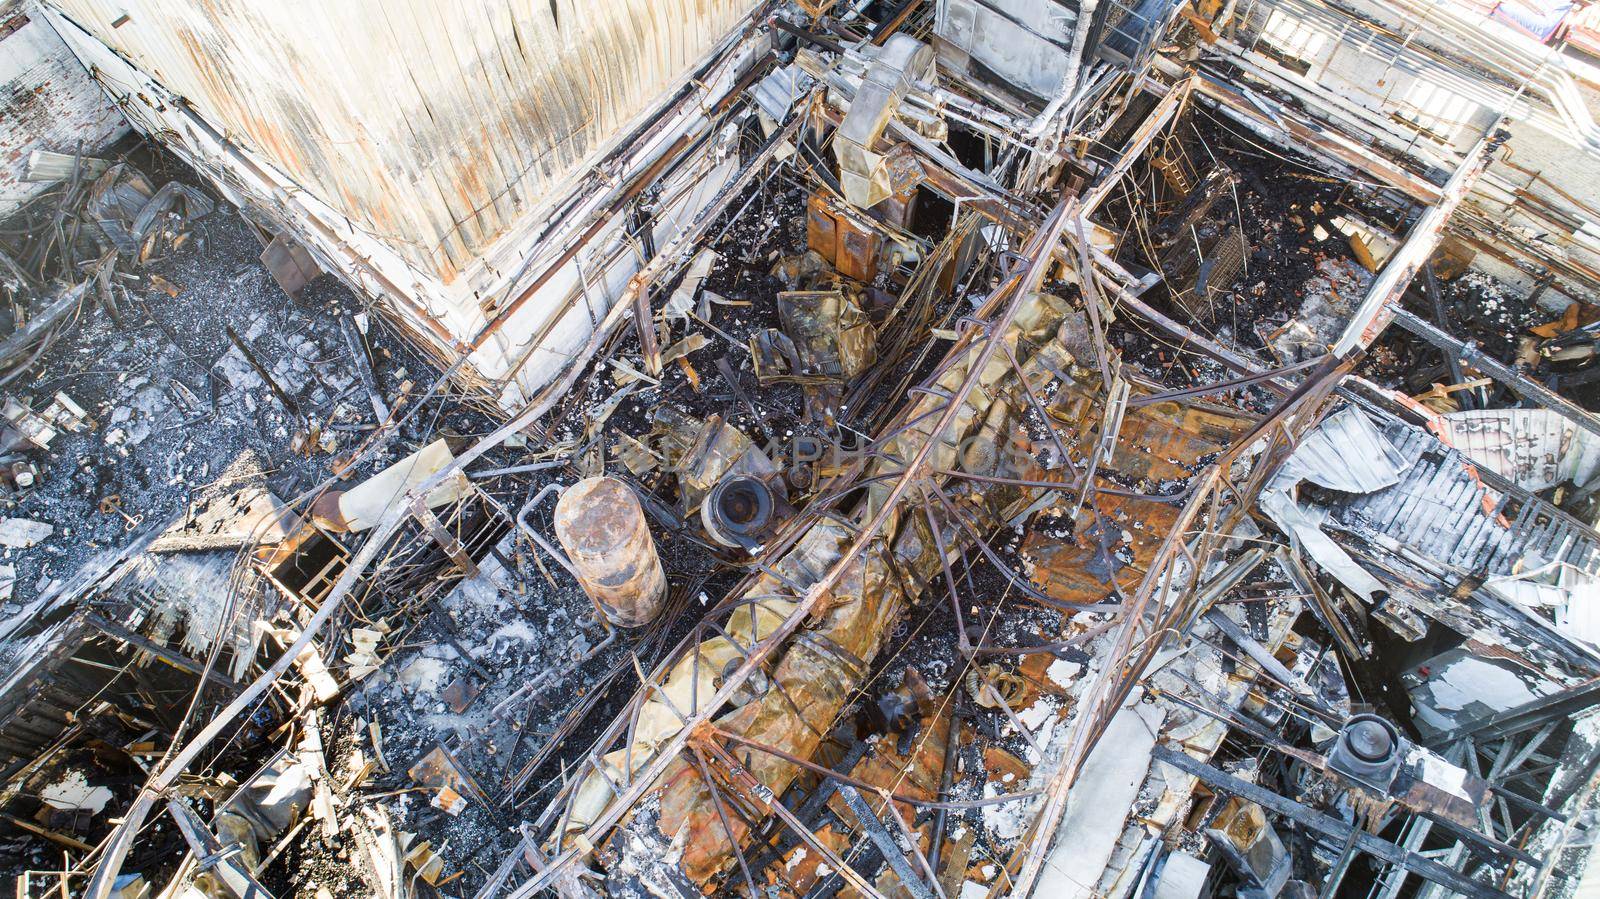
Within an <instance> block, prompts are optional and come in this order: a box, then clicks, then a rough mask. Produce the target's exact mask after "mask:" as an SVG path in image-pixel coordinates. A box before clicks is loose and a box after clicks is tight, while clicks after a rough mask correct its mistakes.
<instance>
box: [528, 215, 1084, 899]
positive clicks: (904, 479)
mask: <svg viewBox="0 0 1600 899" xmlns="http://www.w3.org/2000/svg"><path fill="white" fill-rule="evenodd" d="M1077 209H1078V202H1077V199H1076V198H1075V197H1063V198H1062V199H1061V201H1060V202H1059V203H1057V205H1056V207H1055V209H1054V210H1053V211H1052V212H1051V214H1050V215H1049V217H1048V218H1047V220H1046V222H1045V224H1044V226H1043V227H1041V228H1040V229H1039V230H1038V231H1037V232H1036V233H1035V234H1034V235H1033V237H1032V238H1031V239H1030V241H1029V243H1028V245H1027V246H1026V247H1025V248H1024V251H1023V253H1022V254H1021V255H1022V258H1023V259H1025V260H1027V264H1026V266H1025V269H1024V270H1023V271H1022V272H1019V273H1018V274H1016V275H1013V276H1012V277H1010V278H1008V279H1006V280H1005V281H1004V282H1003V283H1002V284H1001V285H1000V286H999V287H997V288H996V289H995V291H994V292H993V293H992V294H991V296H990V298H989V300H988V301H987V302H986V303H985V304H984V306H983V309H982V310H980V314H986V315H995V320H994V322H993V323H992V324H991V326H990V327H989V329H988V330H987V332H985V331H984V330H983V329H978V328H972V329H968V330H967V331H966V332H965V333H963V334H962V336H961V337H960V338H959V339H958V340H957V342H956V345H955V346H954V347H953V348H952V349H951V351H950V355H951V356H959V355H961V354H964V353H966V352H967V350H968V349H969V348H972V347H976V348H978V350H977V355H976V358H975V359H974V360H972V361H971V363H970V365H969V367H968V369H967V374H966V375H965V376H964V377H963V379H962V381H961V384H960V385H959V386H958V387H957V388H956V389H955V390H954V391H952V392H951V397H950V399H949V401H948V402H947V403H946V404H945V406H944V411H943V412H942V413H941V414H940V416H939V419H938V421H937V422H936V423H935V424H934V426H933V427H932V428H931V430H930V431H929V437H928V439H925V440H923V441H922V443H921V445H920V446H919V448H918V450H917V452H916V453H914V454H913V455H912V458H911V459H909V460H907V462H906V464H905V465H904V466H903V468H902V472H901V474H900V475H899V477H898V478H897V479H896V481H895V483H894V486H893V487H891V488H890V490H889V491H888V493H887V495H885V496H884V497H883V498H882V499H881V500H880V501H879V505H878V507H877V509H876V510H875V511H874V512H873V514H872V516H871V518H870V519H869V520H868V521H867V522H865V523H864V524H863V525H862V526H861V527H860V529H859V530H858V531H857V532H856V535H855V538H854V540H852V542H851V543H850V544H849V546H848V547H846V548H845V550H844V551H843V553H842V554H841V555H840V557H839V558H838V559H837V560H836V561H835V563H834V564H833V566H832V567H831V568H829V569H828V571H827V573H825V574H824V575H823V576H822V577H821V578H820V579H818V580H817V581H816V582H814V583H813V584H812V585H811V586H810V587H809V588H807V590H806V592H805V595H804V596H803V597H801V599H800V601H799V602H798V603H797V604H796V605H795V607H794V609H793V610H792V611H791V612H790V614H789V615H788V617H787V618H786V619H785V620H784V621H783V623H782V624H781V625H779V626H778V627H777V628H776V629H775V630H774V631H773V632H772V633H771V634H770V635H769V636H768V637H767V638H765V639H763V640H762V641H760V642H759V643H757V644H756V645H755V646H753V647H751V648H750V649H749V651H748V653H747V654H746V656H745V657H744V661H743V662H742V663H741V664H740V665H739V667H738V668H736V669H735V670H734V671H733V672H731V673H729V674H728V675H727V676H726V677H725V678H724V679H723V682H722V686H721V687H720V688H719V689H718V690H717V693H716V694H715V695H714V696H713V697H711V698H710V699H709V700H706V701H705V702H703V703H699V704H697V706H696V708H695V710H694V711H692V712H691V713H690V714H689V715H687V716H684V717H683V720H682V722H681V726H680V727H679V728H678V730H677V731H676V732H675V733H673V734H672V735H671V736H670V737H668V738H666V739H665V740H663V741H661V743H660V745H659V746H658V748H657V751H656V753H655V757H654V758H652V759H651V760H650V761H649V762H648V763H646V764H645V765H644V767H643V768H642V769H640V770H639V771H638V772H636V773H635V774H634V775H633V777H632V781H631V783H629V784H628V785H627V786H626V787H625V788H623V789H621V790H620V791H618V792H617V793H616V795H615V796H614V798H613V799H612V800H611V802H610V803H609V804H608V805H607V806H606V808H605V810H604V811H603V812H601V813H600V814H599V815H598V816H597V817H596V818H595V820H594V821H593V822H592V823H591V825H590V826H589V827H588V828H587V832H585V833H583V834H581V836H582V839H574V840H573V841H572V842H573V845H572V846H571V847H569V848H568V849H566V850H564V851H563V852H562V853H561V854H559V855H558V856H556V858H555V859H554V860H553V861H552V863H551V866H550V868H549V869H548V870H547V871H546V872H544V873H543V874H541V875H540V876H538V877H535V878H532V879H530V880H529V881H527V882H525V883H524V884H522V885H521V886H520V887H519V888H518V889H517V890H516V891H515V892H513V893H512V896H513V897H515V899H529V897H531V896H533V895H535V894H536V893H537V892H538V891H539V890H540V889H543V888H544V887H545V886H547V885H548V884H549V883H551V882H552V881H553V880H554V877H555V874H556V872H558V871H559V870H560V869H561V868H562V867H563V866H565V865H568V864H571V863H572V862H573V861H575V860H576V859H578V858H579V857H581V856H582V855H584V854H586V850H585V849H583V848H582V847H583V846H585V845H587V846H592V845H594V844H596V843H597V842H598V841H599V840H600V839H602V838H603V837H604V835H605V834H606V833H608V832H609V831H610V830H611V828H613V827H614V826H615V825H616V824H617V823H618V822H619V821H621V819H622V817H623V816H624V815H625V814H626V813H627V812H628V810H629V809H631V808H632V807H633V805H634V803H636V802H638V801H639V799H640V798H641V797H643V795H644V794H645V793H646V792H647V791H648V790H649V789H650V788H651V786H652V785H653V784H654V783H655V782H656V781H657V780H658V779H659V778H660V777H661V775H662V774H663V773H664V772H665V771H666V770H667V768H668V766H669V765H671V764H672V763H673V761H674V760H675V759H676V758H677V757H678V756H679V754H680V753H682V751H683V749H684V746H685V744H686V743H687V741H688V739H689V735H690V734H691V733H692V732H694V731H695V729H696V728H699V727H701V726H703V725H705V724H706V723H708V722H709V721H710V720H711V718H712V717H713V716H714V715H715V714H716V713H717V711H718V710H719V709H721V708H722V707H723V706H724V705H725V704H726V703H727V702H728V701H729V699H730V698H731V697H732V696H733V694H734V693H735V692H736V691H737V690H739V688H740V687H741V686H742V685H743V684H744V682H745V681H746V680H747V679H748V678H749V677H750V676H751V674H752V673H753V672H754V671H756V670H757V669H758V668H760V667H761V666H762V664H763V663H764V662H765V660H766V659H767V658H768V657H769V656H771V654H772V653H773V652H775V651H776V650H777V648H778V647H780V646H782V645H784V644H785V643H786V642H787V641H788V639H789V638H790V637H791V636H792V635H793V634H794V633H795V631H796V630H798V629H799V627H800V625H801V624H802V623H803V622H804V621H805V620H806V619H807V618H808V617H809V616H810V615H811V613H812V611H813V610H814V609H816V608H817V606H818V605H819V604H820V603H822V602H823V601H824V599H825V598H826V597H828V596H830V595H831V594H832V591H833V590H834V588H835V587H836V586H838V584H839V582H840V580H841V578H843V577H844V576H845V574H846V572H848V571H850V570H851V568H852V565H853V564H854V563H855V561H856V560H857V559H858V558H859V557H860V556H861V555H862V554H863V553H864V552H865V551H866V550H867V548H868V547H870V546H871V545H873V544H874V543H876V542H878V541H879V540H880V539H881V537H880V532H881V530H882V529H883V527H884V525H885V524H886V523H887V522H888V521H889V520H890V518H891V517H893V516H894V515H896V514H897V513H898V509H897V507H898V505H899V504H900V502H901V501H902V499H903V497H904V496H905V494H906V492H907V491H908V490H910V489H911V488H912V486H913V485H914V484H916V483H917V482H919V481H920V480H922V479H923V478H924V477H925V475H926V472H925V469H926V467H927V464H928V462H929V458H930V457H931V456H932V454H933V451H934V448H935V447H936V446H938V445H939V444H940V441H941V440H942V439H943V436H944V435H945V433H946V432H947V431H948V430H949V429H950V427H951V425H952V424H954V422H955V421H956V418H957V416H958V415H959V414H960V413H961V411H962V409H963V407H964V405H965V403H966V398H967V396H968V395H969V394H971V392H972V391H973V390H974V389H975V388H976V387H977V385H978V382H979V380H980V378H981V376H982V374H983V372H984V369H985V368H986V367H987V365H988V364H989V361H990V360H991V359H992V358H993V357H994V355H995V353H996V352H998V351H999V344H1000V342H1001V340H1002V339H1003V338H1002V337H1001V335H1003V334H1004V333H1005V332H1006V329H1007V328H1008V327H1009V326H1010V325H1011V323H1012V321H1013V320H1014V318H1015V317H1016V314H1017V311H1018V310H1019V309H1020V308H1021V307H1022V305H1023V303H1024V302H1025V301H1026V300H1027V299H1028V297H1029V296H1030V295H1032V294H1033V293H1034V292H1035V291H1037V290H1038V288H1039V285H1040V284H1041V282H1042V280H1043V278H1044V274H1045V270H1046V268H1047V267H1048V265H1049V261H1050V250H1051V248H1053V247H1054V246H1055V245H1056V244H1057V243H1059V241H1060V240H1061V236H1062V234H1063V233H1064V231H1065V229H1066V226H1067V224H1068V223H1069V222H1070V220H1071V217H1072V216H1073V215H1076V214H1077V211H1076V210H1077ZM1002 304H1003V305H1002ZM779 805H780V806H781V803H779ZM780 814H782V813H781V812H780Z"/></svg>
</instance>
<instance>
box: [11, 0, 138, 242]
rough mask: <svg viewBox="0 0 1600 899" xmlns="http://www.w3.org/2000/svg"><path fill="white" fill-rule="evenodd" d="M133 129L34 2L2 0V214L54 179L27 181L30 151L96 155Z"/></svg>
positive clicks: (13, 209)
mask: <svg viewBox="0 0 1600 899" xmlns="http://www.w3.org/2000/svg"><path fill="white" fill-rule="evenodd" d="M127 130H128V125H127V123H126V122H124V121H123V120H122V115H121V114H120V113H118V112H117V110H116V108H115V107H113V106H112V105H111V102H110V101H109V100H107V99H106V96H105V94H104V93H102V92H101V90H100V88H99V86H98V85H96V84H95V83H94V82H93V81H91V80H90V79H89V74H88V73H87V72H85V71H84V70H83V66H81V65H79V64H78V61H77V60H76V59H74V58H73V57H72V54H71V53H70V52H68V51H67V47H66V45H65V44H63V43H62V42H61V39H60V38H59V37H57V36H56V33H55V31H54V30H53V29H51V27H50V25H49V23H47V22H46V21H45V20H44V19H43V17H41V16H39V14H38V11H37V10H36V9H34V7H33V4H32V3H31V2H25V3H6V2H3V0H0V216H5V215H9V214H10V213H12V212H14V211H15V210H16V209H17V207H18V206H21V205H22V204H23V203H25V202H27V201H28V200H29V199H31V198H32V197H33V196H35V195H36V194H38V193H39V191H41V190H43V189H44V188H46V187H48V186H49V185H48V184H37V183H29V182H26V181H24V180H22V175H23V172H24V171H25V170H26V169H27V165H28V154H29V153H30V152H32V151H33V150H54V151H56V152H58V153H72V152H75V151H76V150H77V149H78V148H79V147H82V148H83V151H84V152H85V153H90V154H92V153H96V152H98V151H99V150H101V149H102V148H104V147H105V146H106V145H108V144H110V143H111V142H112V141H114V140H116V139H117V138H118V137H121V136H122V135H123V134H124V133H126V132H127Z"/></svg>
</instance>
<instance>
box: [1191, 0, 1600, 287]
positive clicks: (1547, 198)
mask: <svg viewBox="0 0 1600 899" xmlns="http://www.w3.org/2000/svg"><path fill="white" fill-rule="evenodd" d="M1358 6H1359V7H1360V11H1361V12H1362V13H1363V14H1367V15H1371V16H1373V17H1374V18H1375V19H1376V20H1378V21H1381V22H1382V23H1383V24H1384V25H1385V26H1387V27H1386V28H1385V29H1380V28H1374V27H1372V26H1371V25H1369V24H1367V23H1365V22H1363V21H1361V20H1360V19H1357V18H1355V17H1351V16H1346V15H1342V14H1340V13H1338V12H1337V11H1335V10H1333V9H1332V8H1331V7H1329V6H1326V5H1323V4H1318V3H1310V2H1302V0H1268V2H1258V3H1246V4H1241V12H1242V15H1241V17H1240V20H1239V21H1237V22H1236V23H1234V24H1233V25H1232V26H1231V29H1230V34H1229V37H1230V38H1231V39H1230V40H1225V41H1224V47H1223V50H1224V52H1225V53H1226V54H1228V55H1230V56H1232V57H1233V58H1235V59H1237V60H1239V61H1240V63H1241V64H1244V65H1246V66H1247V67H1254V68H1255V69H1256V71H1255V72H1254V74H1255V75H1257V76H1259V77H1262V78H1264V79H1265V80H1267V81H1268V82H1269V83H1272V84H1273V86H1274V87H1287V88H1290V89H1293V90H1295V91H1297V92H1301V93H1303V95H1305V96H1310V97H1314V98H1316V100H1317V102H1318V103H1320V104H1322V105H1323V106H1324V107H1325V108H1327V109H1334V108H1342V109H1343V110H1344V113H1343V118H1344V119H1345V120H1346V124H1347V125H1348V124H1350V123H1352V122H1353V123H1354V124H1355V125H1356V126H1358V127H1359V128H1362V129H1366V130H1368V131H1369V132H1370V133H1371V134H1372V135H1374V137H1375V141H1374V144H1373V147H1372V148H1373V149H1374V150H1376V151H1379V152H1381V153H1383V154H1384V155H1386V156H1389V157H1390V158H1399V159H1405V158H1407V157H1409V159H1410V161H1411V162H1412V166H1413V168H1414V169H1421V170H1423V171H1426V172H1428V173H1430V174H1432V175H1433V177H1434V179H1435V181H1436V182H1438V181H1442V179H1443V177H1445V176H1446V175H1447V173H1448V172H1449V171H1451V170H1453V169H1454V168H1455V167H1456V166H1457V165H1459V164H1460V161H1461V158H1462V155H1463V154H1464V153H1465V152H1466V151H1467V150H1468V149H1470V148H1471V147H1472V146H1473V145H1474V144H1475V143H1476V142H1477V141H1478V140H1479V138H1481V137H1482V136H1483V134H1484V133H1485V131H1486V130H1487V129H1488V128H1489V127H1490V126H1491V125H1492V124H1493V123H1495V122H1496V121H1497V120H1498V119H1499V118H1500V116H1501V114H1502V113H1504V114H1505V116H1506V120H1505V121H1504V122H1503V123H1502V125H1501V127H1503V128H1505V130H1507V131H1508V132H1509V133H1510V134H1511V139H1510V140H1509V141H1508V142H1507V144H1506V147H1505V149H1503V150H1502V151H1501V152H1500V154H1499V155H1498V156H1497V158H1496V161H1495V162H1494V164H1492V165H1491V166H1490V168H1489V169H1488V171H1487V172H1486V173H1485V175H1484V177H1483V178H1482V179H1481V180H1480V182H1479V184H1478V186H1477V187H1476V188H1475V189H1474V191H1473V192H1472V194H1471V195H1470V196H1469V197H1468V199H1467V201H1466V203H1465V204H1463V207H1462V209H1461V210H1460V211H1459V212H1458V213H1457V214H1456V216H1455V217H1454V219H1453V220H1452V222H1451V226H1450V230H1451V231H1452V232H1453V233H1455V234H1456V235H1457V236H1458V237H1461V238H1463V239H1465V240H1468V241H1470V242H1474V243H1476V244H1478V246H1477V248H1476V249H1477V250H1478V256H1477V259H1476V261H1475V263H1474V264H1475V267H1477V268H1479V269H1481V270H1483V271H1485V272H1487V273H1489V274H1492V275H1494V276H1496V277H1498V278H1500V279H1501V280H1504V281H1507V282H1508V283H1510V284H1512V285H1513V286H1514V287H1517V288H1519V289H1521V290H1524V291H1526V290H1529V289H1531V288H1532V286H1533V285H1534V284H1535V283H1536V281H1537V278H1538V276H1539V275H1540V274H1542V273H1544V272H1546V271H1553V272H1554V274H1555V276H1556V280H1555V282H1554V283H1553V285H1552V288H1551V290H1550V291H1548V292H1547V293H1546V294H1545V295H1544V298H1545V301H1546V302H1548V303H1549V304H1550V305H1552V306H1556V307H1562V306H1564V305H1565V304H1566V302H1567V298H1568V297H1577V298H1584V299H1588V300H1589V301H1590V302H1595V301H1597V300H1600V295H1597V294H1600V226H1597V225H1596V223H1597V222H1600V143H1596V141H1595V140H1594V137H1595V132H1594V129H1593V120H1592V115H1593V112H1592V105H1593V104H1592V100H1593V97H1594V94H1593V91H1592V88H1593V85H1594V84H1595V83H1597V82H1600V72H1595V71H1594V70H1593V69H1592V67H1590V66H1588V65H1587V64H1586V63H1584V62H1582V61H1579V60H1576V59H1567V58H1564V57H1559V56H1552V57H1550V58H1551V59H1552V60H1553V62H1552V63H1551V64H1550V65H1548V66H1546V68H1545V71H1546V72H1556V71H1557V70H1558V69H1559V70H1561V71H1565V72H1567V73H1569V74H1568V75H1567V76H1566V80H1567V81H1568V82H1569V83H1570V86H1571V87H1572V88H1574V89H1575V90H1574V92H1573V93H1572V94H1571V95H1570V96H1565V97H1558V96H1557V92H1556V91H1555V90H1554V89H1553V88H1551V87H1549V86H1547V84H1546V83H1544V82H1543V81H1539V82H1529V81H1528V80H1527V79H1526V78H1525V77H1523V76H1522V74H1521V73H1520V72H1519V71H1518V69H1517V65H1518V63H1517V62H1516V60H1517V59H1521V58H1524V57H1526V58H1530V59H1531V58H1534V57H1537V56H1538V55H1539V54H1546V53H1548V54H1554V53H1555V51H1553V50H1549V49H1548V48H1544V47H1543V46H1542V45H1539V44H1538V43H1537V42H1535V41H1533V40H1532V39H1531V38H1529V37H1527V36H1525V35H1522V34H1520V33H1518V32H1516V31H1514V30H1512V29H1509V28H1506V27H1505V26H1502V25H1499V24H1498V23H1495V22H1491V21H1484V22H1477V23H1473V24H1472V25H1471V29H1472V30H1476V31H1478V32H1479V33H1478V34H1477V35H1476V39H1481V40H1486V41H1490V42H1495V43H1498V45H1499V46H1501V47H1503V48H1507V50H1508V52H1507V53H1506V54H1505V56H1504V57H1503V58H1502V57H1496V56H1492V55H1491V54H1488V53H1484V52H1482V48H1481V47H1479V46H1477V45H1474V44H1470V43H1464V42H1463V41H1462V40H1460V39H1458V38H1457V36H1456V35H1455V34H1454V33H1453V32H1452V31H1451V29H1450V28H1448V27H1446V24H1445V22H1444V21H1443V20H1442V19H1439V18H1435V19H1433V20H1425V19H1423V18H1421V17H1414V16H1408V15H1407V14H1406V13H1405V11H1404V9H1403V4H1374V3H1368V2H1360V3H1358ZM1457 14H1458V15H1459V14H1460V13H1459V11H1458V13H1457ZM1457 24H1460V23H1457ZM1510 51H1515V53H1512V52H1510ZM1524 83H1526V84H1527V85H1528V86H1527V88H1526V89H1525V90H1521V91H1519V90H1518V89H1517V85H1521V84H1524ZM1561 99H1565V100H1566V108H1560V107H1559V106H1558V103H1557V101H1558V100H1561ZM1585 119H1588V120H1587V121H1584V120H1585Z"/></svg>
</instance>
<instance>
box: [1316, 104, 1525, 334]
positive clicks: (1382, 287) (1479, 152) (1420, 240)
mask: <svg viewBox="0 0 1600 899" xmlns="http://www.w3.org/2000/svg"><path fill="white" fill-rule="evenodd" d="M1499 122H1500V120H1499V119H1497V120H1496V121H1495V124H1494V125H1491V126H1490V127H1489V131H1488V133H1487V134H1485V135H1484V136H1483V138H1482V139H1480V140H1479V141H1478V144H1477V146H1475V147H1473V148H1472V152H1471V153H1469V154H1467V158H1466V161H1465V162H1463V163H1462V164H1461V167H1460V168H1458V169H1456V172H1455V174H1453V175H1451V176H1450V180H1449V181H1447V182H1445V185H1444V188H1443V189H1442V190H1441V191H1440V195H1439V201H1438V202H1437V203H1435V204H1434V205H1433V206H1430V207H1429V208H1428V211H1426V212H1424V213H1423V214H1422V218H1420V219H1418V220H1417V223H1416V224H1415V225H1413V226H1412V227H1411V231H1410V233H1409V234H1407V235H1406V240H1405V243H1404V244H1401V246H1400V249H1398V250H1396V251H1395V252H1394V253H1393V254H1392V255H1391V256H1390V257H1389V261H1388V262H1386V263H1384V266H1383V270H1382V271H1380V272H1379V273H1378V277H1377V278H1376V279H1374V280H1373V282H1372V284H1371V285H1370V286H1369V287H1368V288H1367V295H1366V297H1365V298H1364V299H1363V300H1362V301H1361V305H1360V306H1358V307H1357V308H1356V311H1355V313H1354V314H1353V315H1351V317H1350V323H1349V324H1348V325H1346V326H1345V330H1344V333H1343V334H1342V335H1340V337H1339V339H1338V341H1337V342H1335V343H1334V345H1333V355H1334V356H1336V357H1338V358H1339V359H1348V358H1350V357H1352V356H1353V355H1355V354H1357V353H1360V352H1363V351H1365V350H1366V349H1367V347H1369V346H1371V345H1372V342H1373V341H1374V340H1377V339H1378V335H1379V334H1382V333H1383V330H1384V329H1385V328H1387V327H1388V326H1389V323H1390V322H1391V321H1393V320H1394V313H1395V311H1396V310H1397V309H1398V307H1399V303H1400V297H1401V296H1402V295H1403V294H1404V293H1405V292H1406V288H1407V287H1408V286H1410V284H1411V279H1412V278H1415V277H1416V275H1417V270H1418V269H1419V268H1421V267H1422V264H1423V263H1425V262H1427V261H1428V258H1429V257H1430V256H1432V255H1433V251H1434V250H1435V249H1437V248H1438V246H1439V240H1440V238H1442V237H1443V235H1444V228H1445V225H1446V224H1448V223H1449V221H1450V216H1451V214H1453V213H1454V212H1455V211H1456V208H1457V207H1459V206H1460V205H1461V202H1462V201H1463V200H1465V199H1466V198H1467V194H1468V193H1469V192H1471V190H1472V186H1473V185H1474V184H1477V183H1478V178H1479V177H1480V176H1482V175H1483V172H1484V170H1485V169H1487V168H1488V167H1489V163H1490V161H1491V160H1492V159H1493V158H1494V154H1495V151H1496V150H1498V149H1499V148H1500V145H1501V144H1502V143H1504V142H1505V140H1506V138H1508V137H1509V136H1510V135H1509V134H1508V133H1507V132H1505V131H1501V130H1500V128H1499Z"/></svg>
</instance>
